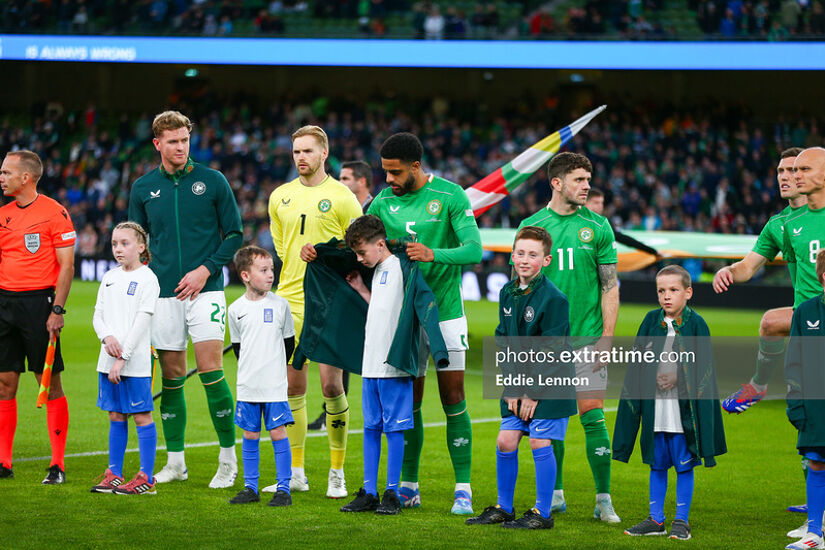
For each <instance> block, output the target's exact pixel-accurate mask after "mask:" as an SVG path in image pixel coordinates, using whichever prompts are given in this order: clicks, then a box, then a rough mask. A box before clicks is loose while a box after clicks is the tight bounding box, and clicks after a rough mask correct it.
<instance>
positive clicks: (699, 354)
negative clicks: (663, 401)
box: [613, 306, 727, 467]
mask: <svg viewBox="0 0 825 550" xmlns="http://www.w3.org/2000/svg"><path fill="white" fill-rule="evenodd" d="M674 329H675V330H676V341H675V342H674V344H673V351H679V352H682V351H692V352H694V357H695V361H693V362H690V363H681V364H679V365H678V383H677V387H678V389H679V395H680V399H679V410H680V413H681V420H682V428H683V429H684V432H685V439H686V440H687V446H688V451H690V454H691V456H693V457H694V458H697V457H698V458H702V459H704V462H705V466H707V467H711V466H715V465H716V459H715V458H714V457H716V456H719V455H722V454H725V453H726V452H727V445H726V443H725V429H724V426H723V425H722V412H721V409H720V406H719V390H718V388H717V386H716V370H715V369H714V366H713V350H712V348H711V345H710V330H708V325H707V323H705V320H704V319H702V317H701V316H700V315H699V314H698V313H696V312H695V311H693V310H692V309H690V308H689V307H687V306H686V307H685V311H684V312H683V313H682V317H681V318H679V319H676V320H675V321H674ZM666 337H667V325H666V324H665V321H664V310H663V309H661V308H659V309H654V310H653V311H649V312H648V313H647V315H646V316H645V318H644V320H643V321H642V324H641V326H640V327H639V332H638V333H637V334H636V341H635V343H634V346H633V349H634V350H642V351H644V350H651V349H652V350H653V351H654V353H655V357H656V358H658V357H659V354H660V353H661V351H662V349H663V348H664V344H665V339H666ZM658 369H659V363H658V360H657V361H653V362H649V363H645V362H640V363H633V364H630V365H628V367H627V374H626V376H625V382H624V388H623V389H622V398H621V400H620V401H619V410H618V411H617V413H616V427H615V429H614V431H613V458H614V459H615V460H620V461H621V462H627V461H628V460H630V455H631V454H632V453H633V447H634V445H635V444H636V435H637V434H638V432H639V424H640V423H641V428H642V433H641V441H640V446H641V450H642V462H644V463H645V464H648V465H653V464H654V460H655V456H654V454H655V450H654V443H653V427H654V423H655V415H656V400H655V399H640V397H641V396H647V395H655V394H656V374H657V371H658ZM681 396H685V398H684V399H682V398H681Z"/></svg>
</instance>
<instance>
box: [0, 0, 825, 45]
mask: <svg viewBox="0 0 825 550" xmlns="http://www.w3.org/2000/svg"><path fill="white" fill-rule="evenodd" d="M0 15H2V19H1V20H0V31H2V32H9V33H57V34H106V35H113V34H125V35H175V36H178V35H189V36H281V37H315V38H318V37H327V38H359V37H371V38H409V39H413V38H415V39H507V40H513V39H531V40H566V39H597V40H708V39H710V40H770V41H781V40H813V39H821V37H822V35H823V34H825V9H823V4H822V1H821V0H814V1H811V2H809V1H805V0H687V1H685V0H619V1H607V0H587V1H583V0H550V1H546V2H543V1H541V0H521V1H518V2H504V1H489V2H471V1H469V0H438V1H417V2H414V1H410V0H336V1H320V0H272V1H267V0H141V1H129V0H113V1H111V2H105V1H102V0H8V1H6V2H3V5H2V6H0Z"/></svg>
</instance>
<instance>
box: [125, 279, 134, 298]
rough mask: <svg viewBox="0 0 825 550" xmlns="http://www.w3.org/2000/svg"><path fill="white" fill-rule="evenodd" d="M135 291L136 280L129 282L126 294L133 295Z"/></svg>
mask: <svg viewBox="0 0 825 550" xmlns="http://www.w3.org/2000/svg"><path fill="white" fill-rule="evenodd" d="M135 292H137V281H132V282H130V283H129V290H127V291H126V294H128V295H129V296H134V295H135Z"/></svg>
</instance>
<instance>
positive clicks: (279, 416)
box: [272, 413, 284, 422]
mask: <svg viewBox="0 0 825 550" xmlns="http://www.w3.org/2000/svg"><path fill="white" fill-rule="evenodd" d="M283 415H284V414H283V413H281V414H280V415H278V417H277V418H274V417H273V418H272V421H273V422H277V421H278V418H281V417H282V416H283Z"/></svg>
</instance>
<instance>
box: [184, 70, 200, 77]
mask: <svg viewBox="0 0 825 550" xmlns="http://www.w3.org/2000/svg"><path fill="white" fill-rule="evenodd" d="M183 76H185V77H186V78H195V77H196V76H198V70H197V69H194V68H191V69H186V70H185V71H184V73H183Z"/></svg>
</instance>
